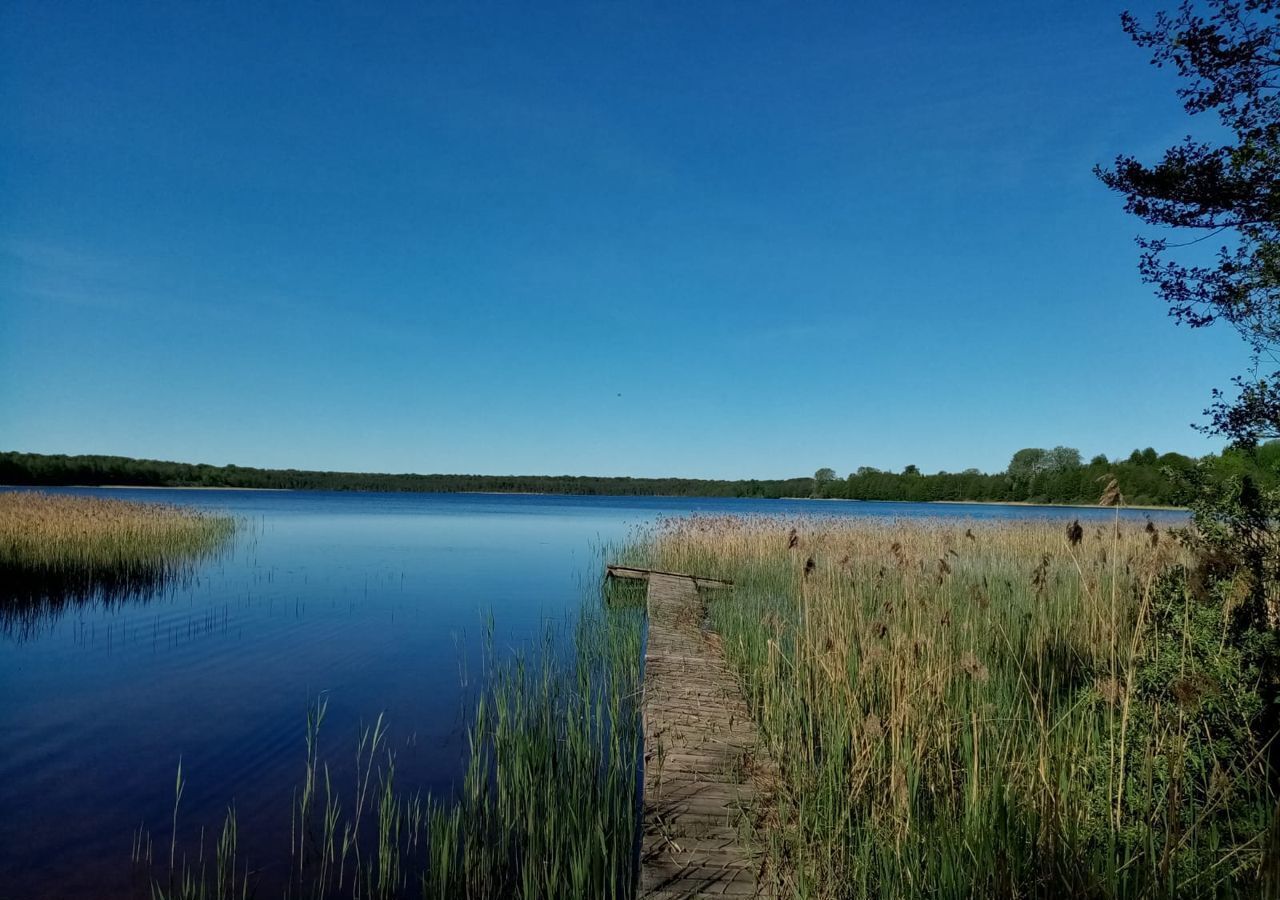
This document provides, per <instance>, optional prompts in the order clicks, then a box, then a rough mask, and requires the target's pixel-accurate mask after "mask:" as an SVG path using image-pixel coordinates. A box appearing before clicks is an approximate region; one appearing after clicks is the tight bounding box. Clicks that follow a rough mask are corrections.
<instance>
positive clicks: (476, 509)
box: [0, 489, 1183, 898]
mask: <svg viewBox="0 0 1280 900" xmlns="http://www.w3.org/2000/svg"><path fill="white" fill-rule="evenodd" d="M75 492H77V493H90V494H96V495H100V496H109V497H117V498H124V499H130V500H142V501H152V502H165V503H177V504H189V505H194V506H198V507H202V508H205V509H210V510H219V511H225V512H227V513H230V514H233V515H235V516H237V517H239V518H240V519H241V520H242V521H243V523H244V527H243V528H242V529H241V532H240V534H239V535H238V537H237V538H236V540H235V542H234V545H233V546H232V547H230V548H229V549H228V550H227V552H225V553H224V554H223V555H221V556H220V557H219V558H217V559H215V560H212V561H209V562H208V563H205V564H202V565H201V566H200V567H199V569H198V571H197V572H196V573H195V575H194V577H193V579H192V580H191V581H190V583H188V584H183V585H171V586H169V587H167V588H165V589H163V590H162V591H160V592H159V594H158V595H157V596H151V597H141V598H134V599H130V600H127V601H124V602H121V603H118V604H114V605H111V606H104V605H102V604H98V603H91V604H80V605H76V604H70V605H67V606H65V607H63V608H61V609H59V610H57V611H55V612H53V613H51V614H49V615H48V616H46V617H44V618H43V619H41V620H39V621H37V622H36V623H35V624H34V625H30V624H28V625H27V626H25V627H23V628H22V629H14V628H10V629H8V630H0V898H10V897H13V898H28V897H31V898H43V897H50V898H53V897H66V896H73V895H74V896H93V897H103V898H110V897H133V896H145V888H144V885H143V884H142V883H141V882H139V880H138V873H136V872H134V871H133V870H132V867H131V866H130V863H129V856H130V849H131V842H132V834H133V831H134V829H136V828H137V827H138V826H139V824H141V823H144V822H145V823H146V824H147V825H148V826H149V827H150V828H151V830H152V831H153V833H154V835H155V839H156V843H157V845H160V844H163V845H164V848H165V852H166V853H167V848H168V841H169V824H168V823H169V819H170V816H171V814H172V807H173V784H174V777H175V772H176V767H177V764H178V761H179V759H181V760H182V768H183V773H184V775H185V777H186V779H187V788H186V792H185V794H184V796H183V799H182V807H181V811H180V822H181V825H180V829H181V833H180V836H182V837H185V838H186V839H187V841H188V843H189V844H190V843H193V842H195V841H196V840H197V838H198V833H199V832H198V829H199V827H200V826H201V825H204V826H208V827H210V828H213V829H216V828H217V827H219V826H220V824H221V820H222V816H223V814H224V812H225V809H226V805H227V804H228V803H230V802H232V801H234V803H235V805H236V809H237V814H238V818H239V822H240V826H241V846H242V850H244V851H246V853H247V855H248V856H249V857H250V859H256V860H267V859H270V858H273V857H279V856H280V855H281V854H286V855H287V852H288V850H287V848H288V835H289V808H290V799H291V793H292V790H293V787H294V786H295V785H296V784H297V783H298V781H299V777H300V774H301V771H302V766H303V760H304V728H305V715H306V710H307V706H308V703H309V702H310V701H311V700H313V699H314V698H316V697H317V696H319V695H321V694H323V695H324V696H325V697H327V698H328V703H329V707H328V710H329V712H328V718H327V720H326V722H325V726H324V731H323V733H322V737H321V748H322V754H323V755H326V756H328V757H329V758H330V759H331V760H333V762H334V768H335V772H336V773H338V774H339V775H341V773H342V771H343V767H344V765H349V762H350V759H351V757H352V754H353V752H354V743H355V739H356V735H357V733H358V731H359V728H360V727H361V723H364V724H368V723H370V722H371V721H372V720H373V719H374V718H375V717H376V716H377V715H378V714H379V713H382V712H385V714H386V716H387V718H388V720H389V722H390V723H391V732H390V743H391V746H392V747H393V748H394V749H395V752H396V759H397V777H398V779H399V780H400V783H401V784H402V785H403V786H405V787H407V788H410V789H413V788H421V789H423V790H430V791H433V792H437V793H440V792H447V791H449V790H450V788H451V786H452V785H453V784H454V783H455V781H456V779H457V778H458V777H459V776H460V772H461V767H462V765H463V759H464V752H465V748H466V740H465V728H466V726H467V724H468V722H469V719H470V715H471V708H472V704H473V702H474V696H475V691H476V690H477V687H478V684H479V681H480V676H481V675H482V670H483V646H484V634H485V627H486V621H487V620H488V619H489V618H490V617H491V619H492V622H493V628H494V643H495V649H496V651H497V652H498V653H509V652H511V651H512V649H513V648H516V647H520V646H527V645H528V644H530V643H531V642H533V643H536V641H537V640H538V638H539V637H540V636H541V635H542V634H543V633H545V631H546V629H547V628H548V627H549V625H554V624H555V623H563V622H564V621H565V620H566V619H567V618H569V617H571V616H572V615H573V613H574V612H575V611H576V610H577V609H578V608H579V606H580V604H581V602H582V599H583V597H584V592H587V591H589V590H591V588H592V586H593V585H596V584H598V582H599V578H600V575H601V553H602V549H601V548H603V547H605V546H606V545H608V544H610V543H613V544H616V543H617V542H619V541H622V540H624V539H625V538H626V536H627V534H628V533H629V532H630V531H631V530H632V529H634V528H637V527H640V526H643V525H644V524H646V523H649V522H652V521H654V520H655V519H657V518H659V517H662V516H668V515H687V514H690V513H706V514H726V513H732V514H743V515H758V514H771V515H782V516H797V515H819V516H878V517H890V518H896V517H902V518H907V517H921V516H944V517H960V518H966V517H967V518H977V519H992V518H1011V517H1020V518H1026V517H1052V518H1058V519H1067V520H1069V519H1072V518H1077V517H1079V518H1081V519H1088V518H1094V517H1103V518H1109V517H1110V516H1111V515H1113V513H1112V512H1111V511H1109V510H1093V509H1053V508H1047V507H1002V506H981V505H952V504H947V505H931V504H905V503H843V502H822V501H802V500H788V501H756V500H731V499H672V498H639V497H564V496H530V495H483V494H443V495H439V494H350V493H319V492H274V491H179V490H113V489H100V490H92V489H76V491H75ZM1127 515H1133V516H1138V517H1139V518H1141V517H1143V516H1146V515H1148V514H1147V513H1127ZM1150 515H1151V516H1152V517H1153V518H1155V519H1157V520H1158V521H1161V522H1163V521H1166V520H1167V521H1175V520H1181V519H1182V518H1183V516H1182V515H1181V514H1177V513H1151V514H1150ZM269 876H270V872H269V871H268V872H267V877H268V880H269Z"/></svg>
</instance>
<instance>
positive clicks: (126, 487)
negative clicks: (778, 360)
mask: <svg viewBox="0 0 1280 900" xmlns="http://www.w3.org/2000/svg"><path fill="white" fill-rule="evenodd" d="M46 488H91V489H93V490H120V491H260V492H264V493H273V494H287V493H299V494H308V493H324V492H328V493H339V494H464V495H469V496H477V495H478V496H486V497H502V496H515V497H659V498H667V499H672V500H803V501H807V502H814V503H911V504H915V505H917V506H927V505H935V504H936V505H945V506H1026V507H1036V508H1041V509H1115V508H1116V507H1111V506H1099V505H1098V504H1096V503H1032V502H1031V501H1029V500H860V499H854V498H852V497H729V496H724V495H711V494H566V493H557V492H554V491H355V490H334V489H325V488H254V487H224V486H215V485H183V486H181V487H178V486H169V485H163V484H4V485H0V490H5V489H22V490H36V491H38V490H44V489H46ZM1119 508H1120V509H1132V510H1148V511H1150V512H1188V511H1189V510H1188V509H1187V507H1185V506H1154V505H1150V504H1145V503H1139V504H1125V505H1123V506H1121V507H1119Z"/></svg>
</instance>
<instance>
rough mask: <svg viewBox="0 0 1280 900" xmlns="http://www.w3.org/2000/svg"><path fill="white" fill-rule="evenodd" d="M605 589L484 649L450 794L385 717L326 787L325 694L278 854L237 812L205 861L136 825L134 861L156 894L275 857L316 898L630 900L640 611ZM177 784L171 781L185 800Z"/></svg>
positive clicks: (161, 898) (191, 898)
mask: <svg viewBox="0 0 1280 900" xmlns="http://www.w3.org/2000/svg"><path fill="white" fill-rule="evenodd" d="M599 600H600V598H599V597H598V596H592V597H591V598H590V599H589V602H587V603H586V604H585V605H584V608H583V610H582V612H581V615H580V617H579V618H578V620H577V622H576V624H575V625H574V626H573V627H572V629H571V630H570V631H567V632H566V631H565V630H564V628H563V626H561V627H560V628H552V629H551V630H549V631H548V632H547V634H546V636H545V638H544V639H543V641H542V643H541V644H540V645H538V646H535V647H533V648H529V649H527V650H525V651H523V652H519V653H516V654H515V655H514V656H511V657H506V658H501V659H500V658H497V657H495V656H493V655H492V654H491V655H490V659H489V663H488V665H487V670H488V671H487V680H486V688H485V691H484V693H483V696H482V697H481V698H480V699H479V702H478V703H477V706H476V710H475V716H474V719H473V721H472V724H471V728H470V732H469V739H470V753H469V756H468V764H467V768H466V772H465V774H464V776H463V777H462V779H461V782H460V784H459V786H458V788H457V790H456V792H455V793H454V794H453V795H452V796H443V797H431V796H422V795H419V794H417V793H412V792H405V791H402V790H401V789H400V788H399V786H398V784H397V781H396V761H395V756H394V754H393V753H392V752H391V751H390V749H389V747H388V743H387V727H386V723H385V721H384V720H383V718H382V717H381V716H379V717H378V718H377V720H376V721H375V723H374V724H373V725H372V726H370V727H369V728H367V729H365V730H364V731H363V732H362V733H361V735H360V736H359V739H358V741H357V742H356V761H357V765H356V773H355V777H354V778H353V779H349V780H346V781H345V782H344V783H343V784H342V785H338V784H336V783H335V779H334V778H333V777H331V770H330V767H329V765H328V763H327V762H326V759H325V755H324V753H323V752H322V749H321V748H322V734H323V729H322V725H323V723H324V720H325V717H326V712H327V702H326V700H325V699H324V698H320V699H319V700H318V701H317V702H316V703H315V704H314V706H313V707H312V708H311V709H310V711H309V713H308V716H307V728H306V755H305V760H304V763H303V768H302V774H301V781H300V783H299V785H298V787H297V788H296V789H295V792H294V800H293V808H292V814H291V816H290V819H291V828H290V835H289V842H288V845H289V847H290V860H289V864H288V866H287V867H286V866H282V865H280V864H279V861H271V860H263V859H260V858H259V859H250V858H249V857H248V855H247V854H245V853H244V852H243V848H241V847H240V846H238V845H237V843H236V838H235V836H236V834H237V827H236V818H235V813H234V811H233V810H229V811H228V814H227V818H226V821H225V823H224V826H223V830H222V834H223V838H222V839H220V842H219V845H218V848H217V850H216V852H215V853H213V854H212V859H211V860H209V861H206V855H205V851H204V847H203V840H202V841H201V844H200V846H197V847H195V848H188V849H187V850H186V851H185V852H183V851H181V850H179V851H174V850H172V849H171V850H170V855H171V856H172V855H173V853H175V852H177V853H178V856H177V858H176V859H175V860H174V861H173V862H172V863H171V864H170V865H168V866H166V865H165V864H164V860H156V859H155V857H154V854H153V852H152V841H151V838H150V835H149V834H147V833H146V832H145V830H140V831H139V833H138V834H137V835H136V836H135V841H134V848H135V849H134V861H135V863H138V864H140V865H142V866H143V867H144V869H146V870H147V871H148V872H149V879H150V884H151V893H152V897H153V900H168V898H174V900H177V898H182V900H231V898H239V897H241V896H243V895H244V894H245V893H246V892H249V893H251V894H253V895H255V896H263V893H262V892H260V891H258V890H257V887H258V885H257V883H256V882H257V880H256V878H255V876H254V875H253V874H252V873H253V872H254V871H256V870H258V869H271V868H273V867H274V868H275V869H276V870H281V869H285V868H287V869H288V871H289V875H288V878H287V883H286V884H285V885H284V886H283V888H282V890H281V892H280V893H281V895H282V896H284V897H291V898H314V900H319V898H348V897H350V898H360V900H366V898H377V900H385V898H402V897H422V898H432V900H434V898H441V900H443V898H448V900H453V898H470V900H498V898H523V900H540V898H545V900H552V898H569V900H572V898H582V900H627V898H630V897H632V896H633V893H634V886H633V875H634V858H633V855H634V852H635V848H636V840H637V834H636V829H637V824H638V820H639V809H638V795H637V785H638V783H639V765H640V739H641V731H640V720H639V706H638V696H639V689H640V665H641V641H642V635H643V629H642V623H643V611H642V610H641V609H638V608H636V607H634V606H629V607H621V608H616V609H606V608H603V607H602V605H601V604H600V602H599ZM490 627H491V628H492V626H490ZM489 641H490V646H491V647H492V631H490V638H489ZM188 777H191V776H188ZM181 785H182V779H181V777H180V778H179V796H180V792H181ZM175 823H176V804H175ZM175 833H176V825H175ZM264 863H265V864H266V865H264ZM273 863H274V866H273V865H272V864H273Z"/></svg>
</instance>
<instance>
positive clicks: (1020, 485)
mask: <svg viewBox="0 0 1280 900" xmlns="http://www.w3.org/2000/svg"><path fill="white" fill-rule="evenodd" d="M1199 464H1203V465H1205V466H1207V467H1208V468H1209V470H1210V471H1211V473H1212V474H1213V475H1214V476H1215V477H1219V478H1221V477H1226V476H1230V475H1241V474H1245V473H1248V474H1250V475H1253V476H1254V477H1255V478H1256V479H1258V481H1259V482H1260V483H1262V484H1263V485H1268V486H1271V485H1275V484H1277V482H1280V478H1278V477H1277V476H1278V475H1280V443H1276V442H1271V443H1268V444H1264V445H1263V446H1261V447H1259V448H1258V450H1257V453H1256V454H1255V455H1254V456H1248V455H1246V454H1244V453H1241V452H1239V451H1236V450H1226V451H1224V452H1223V453H1222V454H1221V455H1209V456H1206V457H1203V458H1201V459H1194V458H1192V457H1189V456H1184V455H1182V454H1181V453H1165V454H1158V453H1156V451H1155V450H1154V449H1152V448H1150V447H1148V448H1147V449H1145V450H1134V451H1133V453H1131V454H1130V455H1129V457H1128V458H1126V459H1108V458H1107V457H1105V456H1095V457H1093V458H1092V459H1091V460H1089V461H1088V462H1087V463H1086V462H1084V461H1083V460H1082V458H1081V456H1080V451H1079V450H1076V449H1075V448H1073V447H1054V448H1052V449H1042V448H1038V447H1028V448H1026V449H1024V450H1019V451H1018V452H1017V453H1015V454H1014V455H1013V459H1011V460H1010V461H1009V467H1008V468H1007V469H1006V470H1005V471H1004V472H1000V473H998V474H994V475H989V474H984V473H982V472H980V471H978V470H977V469H966V470H965V471H963V472H939V473H937V474H936V475H924V474H922V473H921V472H920V471H919V470H918V469H917V468H916V467H915V466H907V467H906V468H905V469H904V470H903V471H902V472H884V471H881V470H879V469H874V468H870V467H867V466H863V467H861V468H859V469H857V470H856V471H854V472H852V473H850V474H849V476H848V477H847V478H843V479H841V478H838V477H836V475H835V472H834V470H832V469H819V470H818V471H817V472H816V473H815V475H814V484H815V494H816V496H819V497H833V498H843V499H848V500H911V501H917V502H925V501H937V500H951V501H957V500H969V501H989V502H990V501H999V502H1006V503H1009V502H1016V503H1086V504H1090V503H1097V502H1098V500H1099V497H1100V496H1101V494H1102V493H1103V491H1104V490H1105V489H1106V488H1107V486H1108V484H1110V483H1111V482H1112V480H1114V481H1115V484H1116V486H1117V487H1118V488H1119V490H1120V493H1121V495H1122V496H1123V498H1124V502H1125V503H1128V504H1133V505H1151V506H1175V505H1179V504H1180V503H1182V501H1183V498H1182V495H1181V492H1182V487H1181V484H1180V481H1179V479H1178V473H1181V472H1185V471H1187V470H1189V469H1192V468H1194V467H1196V466H1197V465H1199Z"/></svg>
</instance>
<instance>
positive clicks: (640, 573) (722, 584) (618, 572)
mask: <svg viewBox="0 0 1280 900" xmlns="http://www.w3.org/2000/svg"><path fill="white" fill-rule="evenodd" d="M605 575H606V577H609V578H635V579H639V580H641V581H648V580H649V576H650V575H666V576H669V577H671V578H687V579H689V580H690V581H692V582H693V583H694V584H695V585H696V586H697V587H699V588H712V589H715V588H727V587H733V582H732V581H723V580H721V579H719V578H704V577H703V576H701V575H686V574H685V573H683V572H664V571H662V570H661V569H637V568H635V567H633V566H616V565H613V564H612V563H610V564H609V565H607V566H605Z"/></svg>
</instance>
